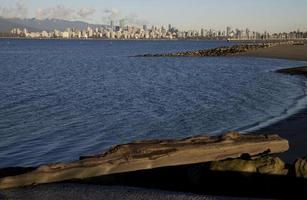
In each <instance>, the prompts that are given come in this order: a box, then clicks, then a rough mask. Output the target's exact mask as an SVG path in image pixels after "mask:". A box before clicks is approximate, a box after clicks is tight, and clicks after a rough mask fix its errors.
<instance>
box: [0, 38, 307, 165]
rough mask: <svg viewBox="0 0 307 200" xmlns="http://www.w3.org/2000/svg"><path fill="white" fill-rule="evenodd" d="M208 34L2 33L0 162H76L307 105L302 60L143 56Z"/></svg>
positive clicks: (248, 124)
mask: <svg viewBox="0 0 307 200" xmlns="http://www.w3.org/2000/svg"><path fill="white" fill-rule="evenodd" d="M222 45H231V43H225V42H208V41H45V40H0V167H7V166H16V165H19V166H29V165H38V164H42V163H47V162H58V161H69V160H73V159H77V158H78V156H79V155H81V154H82V155H84V154H93V153H97V152H101V151H103V150H104V149H106V148H109V147H110V146H112V145H115V144H119V143H124V142H129V141H131V140H139V139H152V138H182V137H187V136H191V135H198V134H202V133H209V134H218V133H221V132H223V131H226V130H245V129H249V128H252V127H255V126H258V125H259V124H260V125H261V124H262V123H263V122H267V121H274V120H275V119H278V118H279V117H281V116H285V115H287V114H291V112H295V110H297V109H296V108H299V106H298V104H299V103H304V97H305V83H304V79H303V78H301V77H299V76H287V75H282V74H277V73H274V71H275V70H276V69H280V68H286V67H292V66H299V65H302V62H295V61H286V60H274V59H259V58H245V57H219V58H213V57H212V58H139V57H138V58H136V57H130V56H131V55H136V54H144V53H159V52H176V51H184V50H196V49H203V48H213V47H217V46H222Z"/></svg>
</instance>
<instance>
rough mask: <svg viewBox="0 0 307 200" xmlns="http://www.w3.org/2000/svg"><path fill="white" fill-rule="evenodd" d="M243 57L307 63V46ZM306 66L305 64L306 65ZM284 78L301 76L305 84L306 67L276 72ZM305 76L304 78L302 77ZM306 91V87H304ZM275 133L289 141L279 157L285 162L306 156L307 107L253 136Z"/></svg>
mask: <svg viewBox="0 0 307 200" xmlns="http://www.w3.org/2000/svg"><path fill="white" fill-rule="evenodd" d="M240 56H244V57H258V58H272V59H286V60H296V61H305V62H307V44H306V43H305V44H304V45H297V46H296V45H291V46H290V45H285V46H276V47H272V48H269V49H258V50H255V51H248V52H246V53H242V54H241V55H240ZM305 66H307V63H306V65H305ZM276 73H283V74H285V76H291V75H296V76H302V78H303V79H305V80H303V81H305V83H306V82H307V79H306V77H307V76H306V75H307V67H292V68H288V69H282V70H278V71H276ZM304 76H305V77H304ZM305 88H306V89H307V85H306V86H305ZM268 132H269V133H276V134H279V135H280V136H281V137H284V138H285V139H287V140H288V141H289V145H290V149H289V151H287V152H285V153H283V154H282V155H281V156H280V157H281V158H282V159H284V160H285V161H286V162H288V163H289V162H290V163H291V162H293V161H294V160H295V159H297V158H298V157H303V156H306V153H307V105H303V108H301V109H299V110H298V111H297V112H296V113H294V114H292V115H289V116H288V117H286V118H284V119H281V120H279V121H276V122H274V123H272V124H269V125H268V126H265V127H261V128H260V129H258V130H255V131H253V133H255V134H263V133H268Z"/></svg>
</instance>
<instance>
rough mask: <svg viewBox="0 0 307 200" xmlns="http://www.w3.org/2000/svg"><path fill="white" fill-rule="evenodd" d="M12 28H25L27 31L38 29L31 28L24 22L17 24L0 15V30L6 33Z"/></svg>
mask: <svg viewBox="0 0 307 200" xmlns="http://www.w3.org/2000/svg"><path fill="white" fill-rule="evenodd" d="M13 28H22V29H23V28H26V29H27V30H29V31H39V30H40V29H37V28H33V27H31V26H28V25H26V24H18V23H16V22H13V21H11V20H10V19H5V18H2V17H0V32H2V33H7V32H10V31H11V30H12V29H13Z"/></svg>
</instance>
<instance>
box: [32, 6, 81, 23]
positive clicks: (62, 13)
mask: <svg viewBox="0 0 307 200" xmlns="http://www.w3.org/2000/svg"><path fill="white" fill-rule="evenodd" d="M74 13H75V10H73V9H71V8H67V7H65V6H63V5H57V6H55V7H49V8H43V9H42V8H39V9H37V11H36V18H38V19H47V18H49V19H51V18H54V19H66V20H69V19H72V18H73V16H74Z"/></svg>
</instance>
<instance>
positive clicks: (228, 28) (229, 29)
mask: <svg viewBox="0 0 307 200" xmlns="http://www.w3.org/2000/svg"><path fill="white" fill-rule="evenodd" d="M230 33H231V27H229V26H227V28H226V36H227V37H229V36H230Z"/></svg>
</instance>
